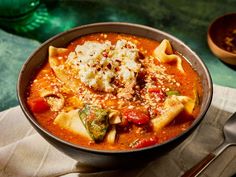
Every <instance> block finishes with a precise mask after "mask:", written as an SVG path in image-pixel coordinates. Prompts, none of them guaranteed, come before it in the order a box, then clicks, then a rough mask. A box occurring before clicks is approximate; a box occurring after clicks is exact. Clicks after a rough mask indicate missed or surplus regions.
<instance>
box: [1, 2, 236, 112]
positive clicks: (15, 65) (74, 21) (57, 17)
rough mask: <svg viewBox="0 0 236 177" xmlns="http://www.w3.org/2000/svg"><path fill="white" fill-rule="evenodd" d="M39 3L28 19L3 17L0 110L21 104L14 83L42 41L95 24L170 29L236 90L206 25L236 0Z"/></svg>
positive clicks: (234, 5)
mask: <svg viewBox="0 0 236 177" xmlns="http://www.w3.org/2000/svg"><path fill="white" fill-rule="evenodd" d="M41 2H42V4H41V5H40V7H39V8H38V9H37V10H36V11H35V12H34V14H32V17H31V18H28V19H27V20H21V21H18V22H14V23H12V22H11V21H6V20H3V19H0V26H1V29H2V30H0V66H1V69H0V91H1V95H0V110H4V109H6V108H9V107H11V106H15V105H17V104H18V102H17V99H16V92H15V87H16V81H17V76H18V73H19V70H20V68H21V66H22V64H23V63H24V61H25V60H26V59H27V57H28V56H29V55H30V53H32V52H33V51H34V50H35V49H36V48H37V47H38V46H39V45H40V43H41V42H44V41H45V40H47V39H48V38H50V37H52V36H53V35H55V34H58V33H60V32H62V31H65V30H68V29H70V28H73V27H75V26H79V25H83V24H88V23H94V22H105V21H120V22H132V23H138V24H144V25H148V26H151V27H155V28H158V29H160V30H163V31H166V32H168V33H170V34H172V35H174V36H176V37H177V38H179V39H180V40H182V41H183V42H185V43H186V44H187V45H189V46H190V47H191V49H192V50H194V51H195V52H196V53H197V54H198V55H199V56H200V58H202V60H203V61H204V62H205V63H206V65H207V66H208V68H209V70H210V73H211V75H212V78H213V82H214V83H215V84H219V85H223V86H228V87H234V88H236V79H235V78H236V71H235V67H232V66H228V65H226V64H224V63H222V62H221V61H220V60H218V59H217V58H216V57H215V56H214V55H212V53H211V52H210V50H209V48H208V46H207V41H206V35H207V29H208V26H209V24H210V23H211V22H212V21H213V19H215V18H217V17H218V16H221V15H224V14H226V13H231V12H236V1H235V0H228V1H223V0H213V1H205V0H198V1H189V0H178V1H177V0H176V1H175V0H169V1H167V0H149V1H148V0H138V1H134V0H130V1H128V2H127V1H125V0H116V1H110V0H100V1H94V0H88V1H79V0H77V1H76V0H74V1H69V0H66V1H65V0H64V1H63V0H61V1H59V0H58V1H55V0H48V1H46V0H44V1H41ZM233 23H236V22H233ZM6 31H7V32H8V33H6ZM9 33H10V34H9ZM12 34H15V35H18V36H15V35H12ZM19 36H22V37H19ZM29 38H31V39H33V40H31V39H29Z"/></svg>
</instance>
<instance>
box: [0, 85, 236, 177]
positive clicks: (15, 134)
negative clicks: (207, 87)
mask: <svg viewBox="0 0 236 177" xmlns="http://www.w3.org/2000/svg"><path fill="white" fill-rule="evenodd" d="M235 111H236V89H232V88H227V87H222V86H217V85H214V95H213V101H212V104H211V106H210V109H209V110H208V112H207V114H206V116H205V118H204V120H203V121H202V122H201V124H200V125H199V127H198V128H197V129H196V130H195V131H194V132H193V133H192V134H191V136H190V137H188V138H187V139H186V140H185V141H184V142H183V143H181V144H180V145H179V146H177V147H176V148H175V149H173V150H172V151H170V152H169V153H168V154H166V155H164V156H162V157H157V159H156V160H154V161H152V162H150V163H149V164H147V165H146V166H144V167H143V168H140V167H139V168H137V169H130V170H122V169H119V170H113V171H99V172H96V171H93V169H88V168H87V169H86V168H84V167H82V166H80V165H79V164H77V162H76V161H75V160H73V159H71V158H70V157H68V156H66V155H64V154H63V153H61V152H59V151H58V150H56V149H55V148H54V147H53V146H51V145H50V144H49V143H47V142H46V141H45V140H44V139H43V138H42V137H41V136H40V135H39V134H38V133H36V132H35V130H34V129H33V128H32V127H31V125H30V123H29V122H28V120H27V119H26V118H25V117H24V115H23V113H22V111H21V109H20V107H19V106H17V107H14V108H11V109H8V110H6V111H3V112H1V113H0V176H1V177H8V176H17V177H28V176H30V177H31V176H40V177H41V176H67V177H69V176H81V177H110V176H112V177H116V176H117V177H118V176H124V177H150V176H154V177H159V176H160V177H177V176H180V175H181V174H183V172H184V171H186V170H187V169H189V168H191V167H192V166H193V165H194V164H196V163H197V162H199V161H200V160H201V159H202V158H203V157H205V156H206V155H207V154H208V153H209V152H211V151H213V150H214V149H215V148H216V147H217V146H218V145H219V144H220V143H221V142H222V141H223V132H222V128H223V125H224V123H225V121H226V120H227V119H228V118H229V116H230V115H231V114H232V113H233V112H235ZM234 174H236V146H231V147H229V148H228V149H226V151H224V152H223V153H222V155H221V156H219V157H218V158H217V159H216V160H215V161H214V162H213V163H212V164H211V165H210V166H209V167H208V168H207V169H206V170H205V171H203V173H202V174H201V175H200V176H202V177H231V176H233V175H234Z"/></svg>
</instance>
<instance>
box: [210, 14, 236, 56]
mask: <svg viewBox="0 0 236 177" xmlns="http://www.w3.org/2000/svg"><path fill="white" fill-rule="evenodd" d="M229 16H235V17H236V12H232V13H227V14H224V15H222V16H219V17H217V18H215V19H213V20H212V21H211V22H210V25H209V26H208V29H207V39H208V43H209V41H210V42H211V43H212V44H213V45H214V47H215V48H216V49H217V50H219V51H220V52H221V53H224V54H225V55H227V56H229V57H236V53H232V52H229V51H227V50H225V49H223V48H221V47H220V46H219V45H218V44H217V43H215V41H214V40H213V37H212V34H211V31H212V29H213V25H214V24H216V23H217V22H218V21H220V20H222V19H223V18H225V17H229ZM210 48H211V47H210ZM211 49H212V48H211ZM212 50H213V49H212ZM213 51H214V52H215V51H216V50H213ZM217 53H218V52H217Z"/></svg>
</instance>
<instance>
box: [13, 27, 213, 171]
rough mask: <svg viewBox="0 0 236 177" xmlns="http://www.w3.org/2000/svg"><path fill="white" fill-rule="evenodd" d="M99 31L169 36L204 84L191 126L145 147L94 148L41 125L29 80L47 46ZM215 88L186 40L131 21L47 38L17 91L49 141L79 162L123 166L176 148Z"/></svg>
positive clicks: (27, 113) (158, 37) (29, 116)
mask: <svg viewBox="0 0 236 177" xmlns="http://www.w3.org/2000/svg"><path fill="white" fill-rule="evenodd" d="M96 32H119V33H128V34H133V35H137V36H143V37H146V38H150V39H154V40H157V41H161V40H163V39H168V40H170V41H171V44H172V46H173V47H174V48H175V49H176V50H177V51H179V52H180V53H182V54H183V55H184V56H185V57H186V58H187V59H188V61H189V62H190V63H191V64H192V66H193V68H194V69H195V70H196V71H197V72H198V74H199V76H200V77H201V81H202V85H203V97H202V104H201V111H200V114H199V115H198V116H197V118H196V120H195V121H194V123H193V124H192V125H191V127H189V128H188V129H187V130H186V131H185V132H183V133H182V134H180V135H178V136H177V137H175V138H173V139H171V140H169V141H166V142H165V143H163V144H158V145H154V146H151V147H146V148H143V149H137V150H126V151H124V150H122V151H106V150H94V149H89V148H86V147H81V146H79V145H75V144H71V143H69V142H66V141H64V140H62V139H60V138H58V137H56V136H54V135H52V134H51V133H50V132H48V131H47V130H45V129H44V128H43V127H41V126H40V124H39V123H38V122H37V121H36V120H35V118H34V116H33V114H32V113H31V112H30V110H29V108H28V107H27V102H26V92H27V87H28V86H29V83H30V80H31V79H32V75H34V73H35V70H36V69H37V68H39V67H40V66H41V65H42V64H43V63H45V61H46V60H47V57H48V47H49V46H50V45H52V46H55V47H66V46H67V45H68V44H69V43H70V42H71V41H73V40H74V39H76V38H78V37H80V36H82V35H86V34H90V33H96ZM212 92H213V91H212V80H211V77H210V74H209V72H208V70H207V68H206V66H205V65H204V63H203V62H202V60H201V59H200V58H199V57H198V56H197V55H196V54H195V53H194V52H193V51H192V50H191V49H190V48H189V47H188V46H186V45H185V44H184V43H183V42H181V41H180V40H178V39H176V38H175V37H173V36H171V35H169V34H167V33H165V32H162V31H160V30H157V29H154V28H150V27H147V26H142V25H137V24H130V23H97V24H90V25H85V26H81V27H77V28H74V29H72V30H70V31H66V32H64V33H61V34H59V35H57V36H55V37H53V38H51V39H49V40H48V41H46V42H45V43H43V44H42V45H41V46H40V47H39V48H38V49H37V50H36V51H35V52H34V53H33V54H32V55H31V56H30V57H29V58H28V60H27V61H26V63H25V64H24V65H23V67H22V70H21V72H20V75H19V80H18V85H17V93H18V99H19V103H20V106H21V108H22V110H23V112H24V114H25V116H26V117H27V119H28V120H29V121H30V123H31V124H32V126H33V127H34V128H35V129H36V130H37V131H38V133H39V134H41V135H42V136H43V137H44V138H45V139H46V140H47V141H48V142H49V143H50V144H52V145H53V146H55V147H56V148H57V149H59V150H60V151H62V152H64V153H65V154H67V155H68V156H70V157H71V158H73V159H76V160H77V161H78V162H79V163H81V164H83V165H89V166H92V167H97V168H120V167H124V166H126V167H127V166H128V167H130V166H133V165H137V164H139V163H146V162H147V161H149V160H152V159H154V158H157V157H159V156H161V155H163V154H164V153H166V152H168V151H169V150H171V149H173V148H174V147H176V146H177V145H178V144H179V143H181V142H182V141H183V140H184V139H185V138H187V137H188V136H189V134H190V132H191V131H192V130H194V129H195V128H196V127H197V125H198V124H199V123H200V121H201V120H202V119H203V117H204V115H205V114H206V112H207V110H208V108H209V106H210V103H211V99H212Z"/></svg>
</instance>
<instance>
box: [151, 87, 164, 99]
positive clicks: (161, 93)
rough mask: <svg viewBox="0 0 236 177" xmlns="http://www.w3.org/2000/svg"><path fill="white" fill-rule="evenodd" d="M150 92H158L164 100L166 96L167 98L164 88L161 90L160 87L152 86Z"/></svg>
mask: <svg viewBox="0 0 236 177" xmlns="http://www.w3.org/2000/svg"><path fill="white" fill-rule="evenodd" d="M148 92H149V93H154V94H157V95H158V97H159V98H160V99H161V100H162V101H164V100H165V98H166V94H165V92H163V91H162V90H160V89H158V88H150V89H148Z"/></svg>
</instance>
